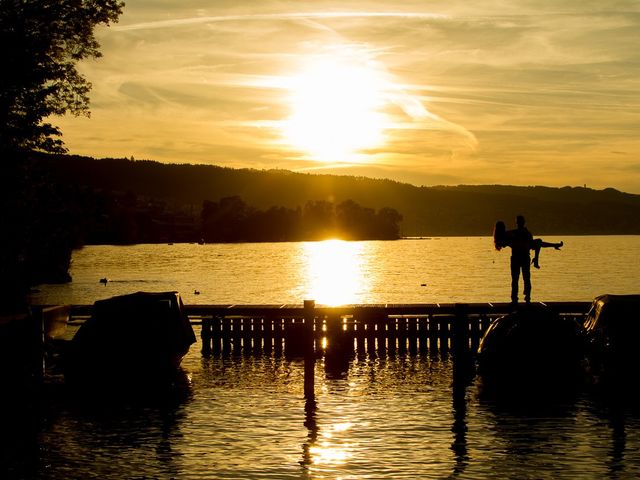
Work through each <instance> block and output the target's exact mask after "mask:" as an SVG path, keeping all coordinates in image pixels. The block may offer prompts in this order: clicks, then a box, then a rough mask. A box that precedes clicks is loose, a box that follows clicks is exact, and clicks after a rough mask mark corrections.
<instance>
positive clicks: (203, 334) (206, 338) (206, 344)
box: [200, 317, 211, 357]
mask: <svg viewBox="0 0 640 480" xmlns="http://www.w3.org/2000/svg"><path fill="white" fill-rule="evenodd" d="M200 338H201V339H202V355H204V356H205V357H208V356H209V355H211V318H209V317H203V318H202V330H201V331H200Z"/></svg>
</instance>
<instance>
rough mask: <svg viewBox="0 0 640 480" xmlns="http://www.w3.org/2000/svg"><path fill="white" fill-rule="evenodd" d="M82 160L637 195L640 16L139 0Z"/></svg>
mask: <svg viewBox="0 0 640 480" xmlns="http://www.w3.org/2000/svg"><path fill="white" fill-rule="evenodd" d="M97 34H98V38H99V41H100V42H101V44H102V52H103V57H102V58H100V59H97V60H91V61H87V62H83V63H82V64H81V65H80V68H81V71H82V72H83V73H84V74H85V75H86V76H87V78H88V79H89V80H90V81H91V82H92V83H93V90H92V93H91V99H92V103H91V111H92V115H91V118H90V119H87V118H83V117H80V118H75V117H72V116H67V117H63V118H60V119H55V120H54V123H55V124H57V125H59V126H60V127H61V128H62V130H63V133H64V139H65V142H66V144H67V146H68V147H69V149H70V152H71V153H75V154H86V155H91V156H94V157H131V156H133V157H135V158H136V159H151V160H158V161H162V162H174V163H180V162H188V163H207V164H215V165H221V166H228V167H233V168H244V167H248V168H257V169H271V168H281V169H288V170H294V171H303V172H317V173H338V174H354V175H366V176H371V177H376V178H392V179H395V180H399V181H403V182H409V183H413V184H416V185H440V184H446V185H451V184H454V185H455V184H513V185H549V186H565V185H572V186H575V185H583V184H586V185H587V186H589V187H593V188H605V187H614V188H618V189H620V190H623V191H627V192H633V193H640V158H639V156H638V153H639V152H640V48H639V47H638V46H639V45H640V2H637V1H635V0H633V1H632V0H629V1H625V0H622V1H608V2H604V1H600V0H570V1H560V0H555V1H553V0H545V1H541V0H530V1H524V0H492V1H479V2H470V1H463V0H447V1H344V0H343V1H308V2H300V1H290V0H278V1H272V0H260V1H241V0H217V1H215V2H212V1H211V0H207V1H204V0H180V1H176V0H129V1H128V2H127V5H126V7H125V9H124V13H123V15H122V17H121V19H120V22H119V23H117V24H115V25H113V26H111V27H109V28H103V29H100V30H99V31H98V32H97Z"/></svg>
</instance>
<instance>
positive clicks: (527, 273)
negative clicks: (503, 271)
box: [522, 258, 531, 303]
mask: <svg viewBox="0 0 640 480" xmlns="http://www.w3.org/2000/svg"><path fill="white" fill-rule="evenodd" d="M522 281H523V283H524V301H525V302H527V303H529V302H530V301H531V268H530V267H529V258H527V259H526V261H524V262H522Z"/></svg>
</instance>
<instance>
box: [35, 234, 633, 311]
mask: <svg viewBox="0 0 640 480" xmlns="http://www.w3.org/2000/svg"><path fill="white" fill-rule="evenodd" d="M545 240H547V241H553V242H557V241H559V240H563V241H564V243H565V245H564V247H563V248H562V249H561V250H559V251H558V250H554V249H553V248H545V249H543V251H542V253H541V256H540V264H541V267H542V268H540V269H539V270H536V269H534V268H532V283H533V299H534V300H537V301H569V300H576V301H583V300H586V301H589V300H592V299H593V298H594V297H595V296H597V295H600V294H603V293H637V291H638V279H639V278H640V262H639V261H638V259H640V236H590V237H586V236H585V237H565V238H562V239H561V238H558V237H547V238H545ZM71 275H72V277H73V282H72V283H69V284H65V285H46V286H41V287H40V291H39V292H38V293H35V294H34V295H33V298H32V300H33V302H34V303H38V304H50V303H71V304H87V303H88V304H91V303H93V302H94V301H95V300H98V299H101V298H107V297H110V296H113V295H120V294H123V293H131V292H136V291H140V290H144V291H168V290H177V291H178V292H180V293H181V295H182V297H183V299H184V302H185V303H187V304H196V303H199V304H285V303H298V304H299V303H302V301H303V300H305V299H310V300H315V301H316V303H318V304H330V305H336V304H353V303H449V302H488V301H494V302H495V301H500V302H502V301H509V300H510V282H511V279H510V273H509V251H508V249H507V250H503V251H499V252H498V251H496V250H495V249H494V248H493V244H492V241H491V239H490V238H488V237H455V238H432V239H428V240H427V239H425V240H399V241H387V242H383V241H379V242H341V241H327V242H300V243H245V244H211V245H196V244H176V245H135V246H90V247H85V248H83V249H81V250H79V251H77V252H75V253H74V256H73V263H72V267H71ZM101 278H108V279H109V282H108V283H107V284H106V285H104V284H101V283H100V282H99V280H100V279H101ZM196 291H197V292H199V294H195V292H196Z"/></svg>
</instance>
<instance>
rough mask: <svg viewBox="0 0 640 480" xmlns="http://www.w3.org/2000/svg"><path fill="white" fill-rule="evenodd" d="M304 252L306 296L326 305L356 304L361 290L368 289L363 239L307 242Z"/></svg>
mask: <svg viewBox="0 0 640 480" xmlns="http://www.w3.org/2000/svg"><path fill="white" fill-rule="evenodd" d="M304 253H305V254H306V258H307V262H306V263H307V265H306V267H307V268H306V275H305V283H306V285H305V290H306V291H305V298H308V299H313V300H315V301H316V302H317V303H319V304H324V305H329V306H335V305H344V304H350V303H359V301H360V298H361V295H362V292H364V291H367V289H368V288H369V279H368V278H367V277H366V275H365V272H366V270H367V268H366V262H367V259H366V255H365V253H366V243H365V242H347V241H343V240H325V241H322V242H309V243H306V244H305V245H304Z"/></svg>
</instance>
